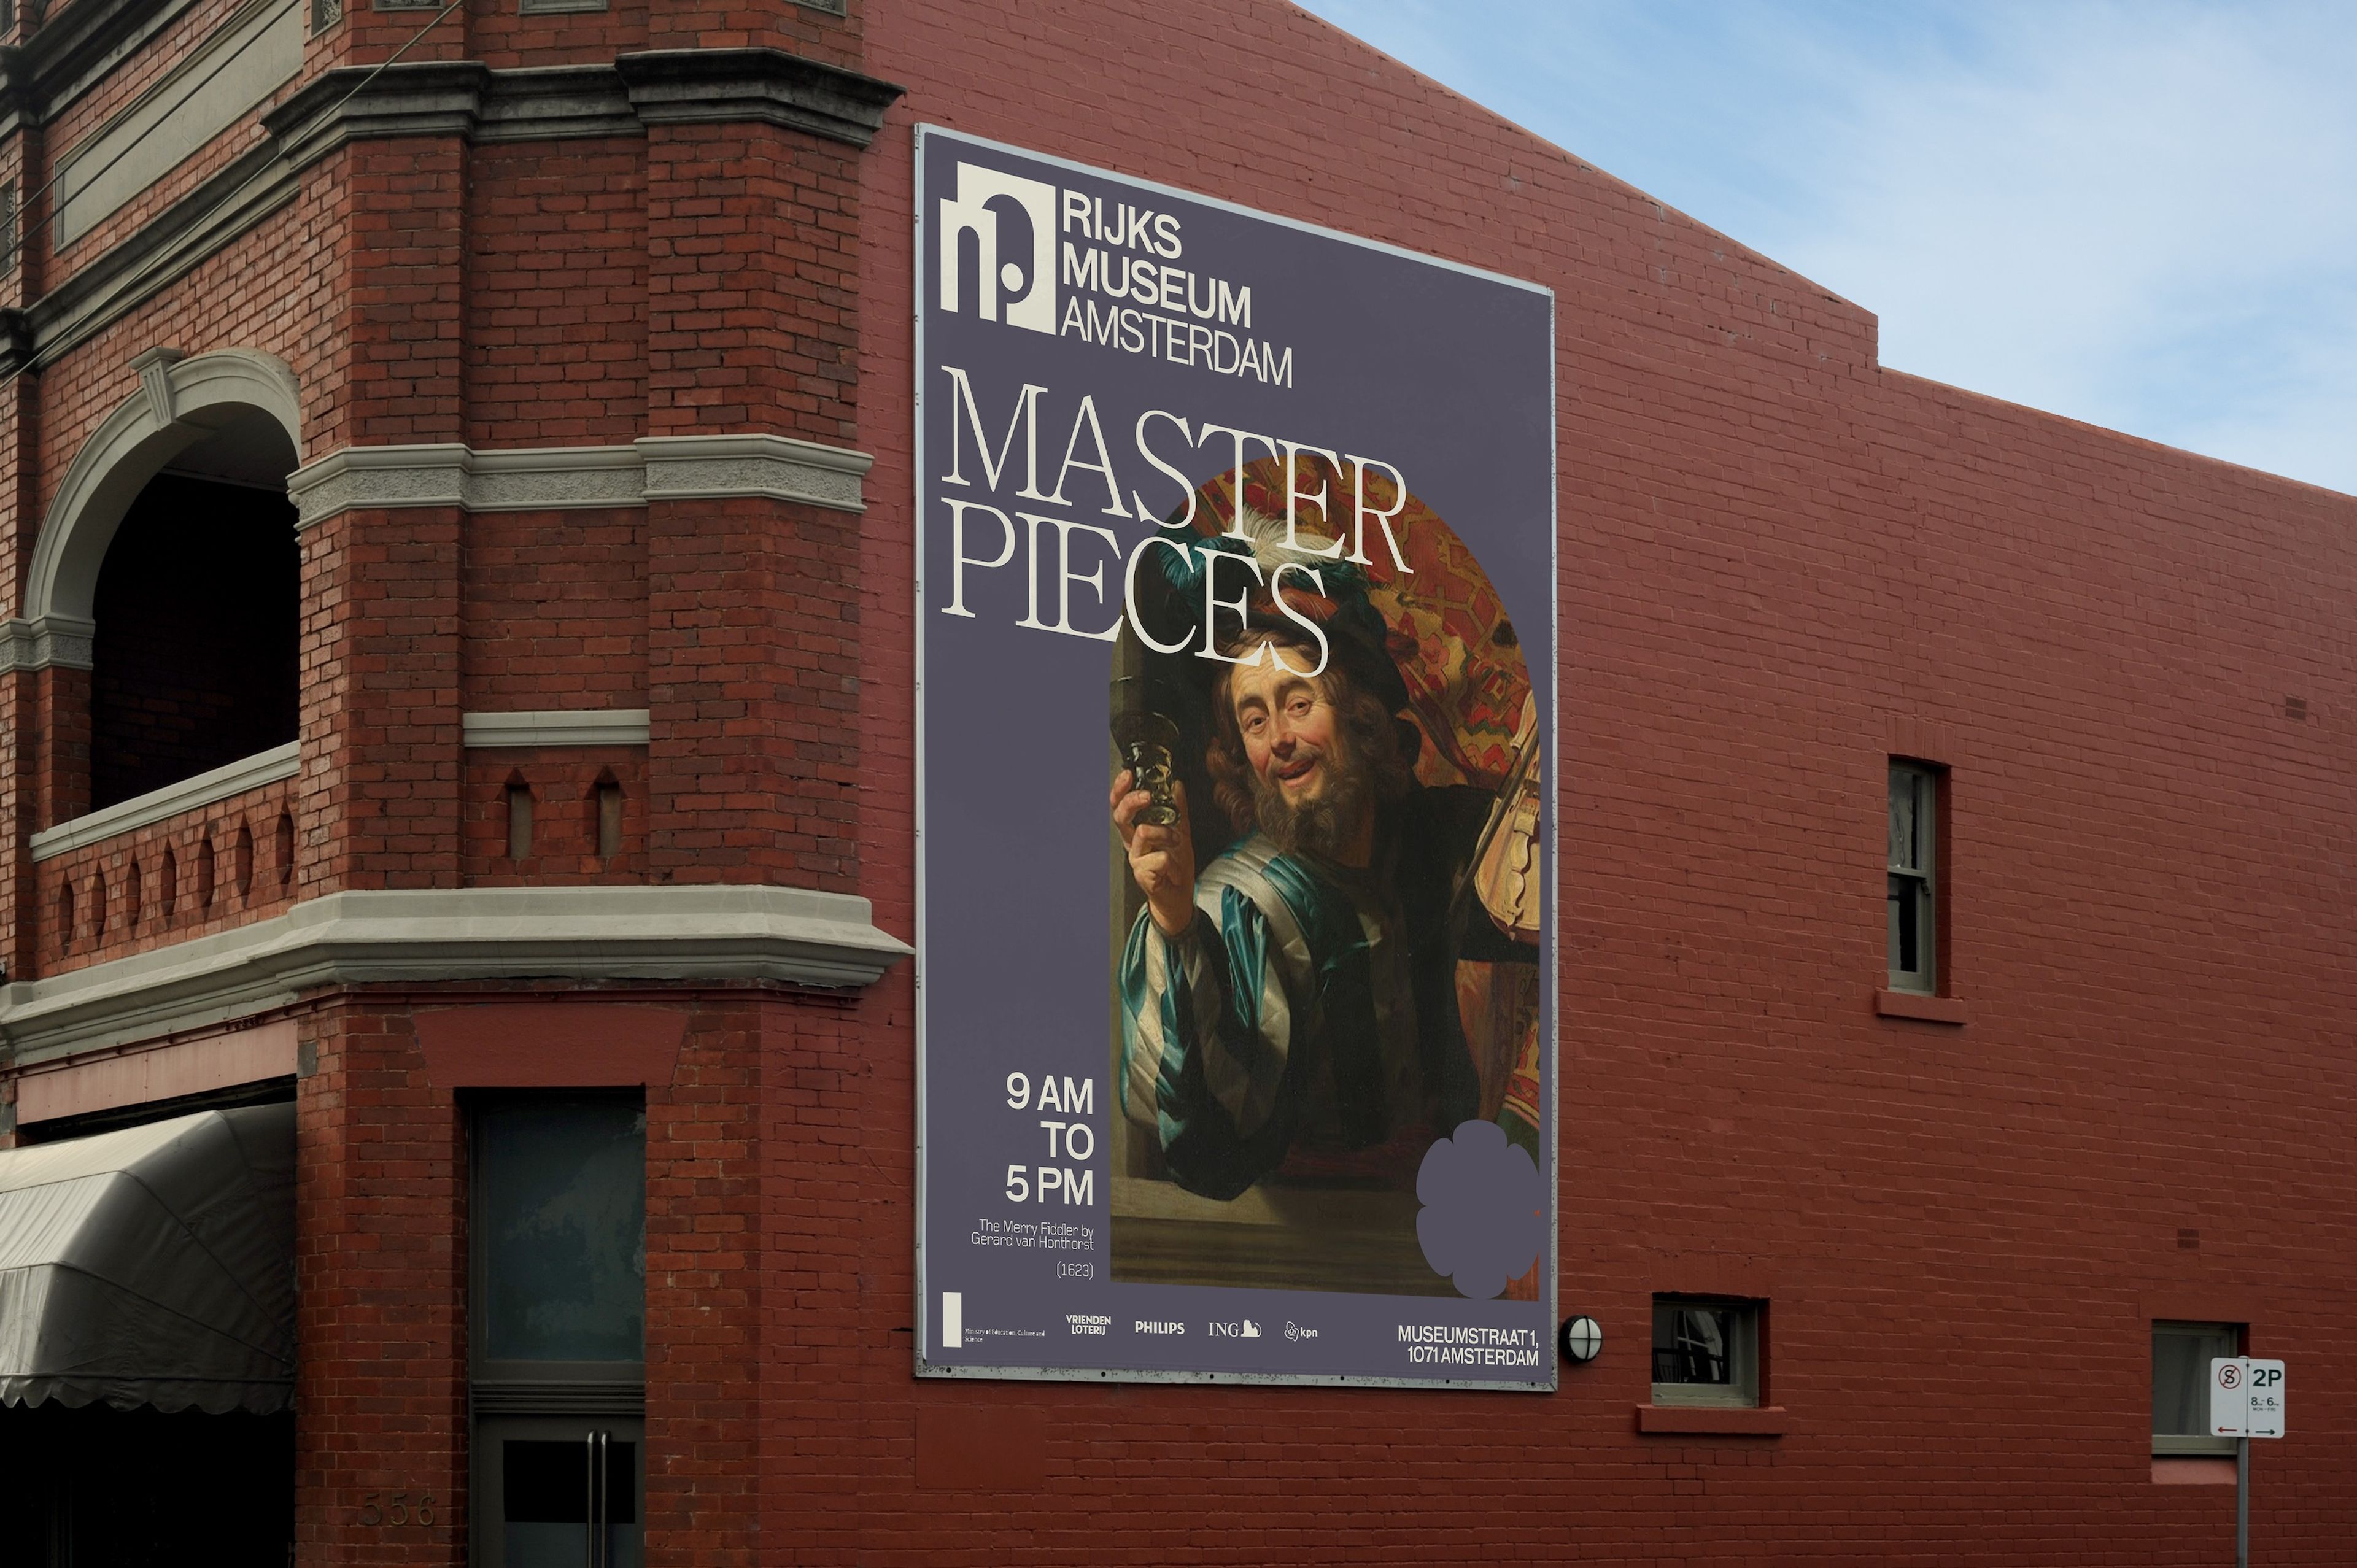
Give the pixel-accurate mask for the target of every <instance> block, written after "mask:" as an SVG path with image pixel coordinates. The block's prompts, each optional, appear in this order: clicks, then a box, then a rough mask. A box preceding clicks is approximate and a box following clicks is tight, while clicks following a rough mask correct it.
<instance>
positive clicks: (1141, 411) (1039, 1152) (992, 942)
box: [916, 127, 1557, 1390]
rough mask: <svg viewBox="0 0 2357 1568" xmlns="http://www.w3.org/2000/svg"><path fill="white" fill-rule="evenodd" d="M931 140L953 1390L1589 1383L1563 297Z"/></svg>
mask: <svg viewBox="0 0 2357 1568" xmlns="http://www.w3.org/2000/svg"><path fill="white" fill-rule="evenodd" d="M917 157H918V180H917V189H918V210H917V245H916V255H917V268H916V272H917V277H916V287H917V302H916V304H917V317H918V335H917V376H918V388H917V392H918V396H917V418H918V422H919V429H918V441H917V465H918V466H917V496H916V501H917V516H918V520H919V522H918V532H917V542H916V543H917V552H918V555H917V572H918V614H917V620H918V622H919V630H918V692H917V724H918V737H919V738H918V747H919V749H918V783H919V792H920V793H919V800H918V881H919V889H918V897H919V910H918V924H919V931H918V950H919V957H918V966H919V967H918V994H919V1017H918V1035H919V1053H920V1058H919V1068H918V1115H919V1137H918V1145H919V1154H918V1161H919V1164H918V1182H919V1214H918V1222H917V1230H918V1234H917V1245H918V1283H919V1293H920V1305H919V1325H920V1326H919V1329H918V1341H917V1359H918V1369H919V1371H920V1372H921V1373H927V1374H935V1375H970V1376H987V1377H1050V1378H1057V1377H1069V1378H1087V1379H1091V1380H1096V1379H1104V1378H1115V1379H1137V1380H1150V1379H1183V1380H1238V1381H1247V1380H1289V1381H1305V1382H1362V1381H1371V1382H1383V1383H1405V1384H1431V1385H1445V1386H1453V1387H1466V1386H1480V1387H1494V1388H1512V1389H1542V1390H1543V1389H1551V1388H1553V1387H1554V1386H1555V1354H1554V1346H1553V1337H1552V1326H1553V1322H1554V1302H1553V1299H1552V1297H1553V1294H1554V1275H1555V1186H1556V1183H1555V1048H1554V1042H1555V995H1556V993H1555V983H1554V973H1555V918H1554V905H1553V898H1554V893H1555V888H1554V866H1553V861H1552V853H1551V847H1550V846H1551V845H1552V844H1553V843H1554V834H1555V824H1554V821H1553V817H1554V805H1553V799H1554V795H1553V787H1554V784H1555V768H1556V766H1557V759H1556V757H1555V732H1554V723H1553V714H1554V713H1555V691H1554V681H1555V671H1556V660H1555V562H1554V549H1553V539H1554V523H1553V519H1554V496H1555V459H1554V432H1555V409H1554V299H1553V296H1552V295H1550V294H1549V293H1548V292H1547V291H1546V290H1544V289H1542V288H1540V287H1537V286H1536V285H1531V284H1528V283H1523V282H1519V281H1517V280H1514V279H1512V278H1506V277H1501V276H1498V275H1496V274H1489V273H1483V272H1479V271H1475V270H1472V269H1469V268H1467V267H1464V266H1460V265H1457V264H1454V263H1447V262H1443V261H1438V260H1436V259H1434V258H1431V257H1428V256H1423V255H1418V254H1415V253H1412V252H1406V251H1403V250H1399V249H1396V248H1394V247H1390V246H1385V245H1380V244H1376V243H1373V242H1368V241H1364V240H1361V239H1356V238H1353V237H1351V235H1349V234H1345V233H1341V232H1338V231H1334V230H1331V229H1326V228H1319V227H1316V226H1314V225H1311V224H1308V223H1307V222H1303V221H1300V220H1297V219H1294V218H1290V217H1288V216H1286V213H1285V212H1284V211H1283V210H1282V209H1281V200H1282V199H1281V198H1278V197H1275V196H1263V197H1262V198H1261V199H1260V201H1259V203H1258V204H1257V205H1256V204H1255V193H1254V191H1253V190H1252V189H1250V188H1239V189H1234V190H1228V191H1223V192H1220V193H1218V195H1219V197H1220V198H1223V199H1213V198H1212V197H1211V196H1205V195H1191V194H1189V193H1186V192H1183V191H1179V190H1174V189H1170V188H1165V187H1161V186H1157V185H1151V184H1146V183H1144V182H1141V181H1137V180H1134V179H1130V178H1126V177H1122V176H1119V175H1115V174H1112V173H1108V172H1105V171H1103V170H1101V169H1094V168H1089V167H1085V166H1080V165H1077V164H1073V163H1069V162H1064V161H1060V160H1057V159H1052V158H1048V157H1044V156H1039V155H1037V154H1032V153H1027V152H1024V151H1021V150H1019V149H1017V148H1013V147H1008V146H1005V145H999V144H996V143H991V142H984V141H979V140H975V139H973V138H970V137H966V136H963V135H961V134H956V133H952V132H948V131H943V130H941V129H938V128H933V127H926V128H923V129H921V130H920V133H919V135H918V142H917Z"/></svg>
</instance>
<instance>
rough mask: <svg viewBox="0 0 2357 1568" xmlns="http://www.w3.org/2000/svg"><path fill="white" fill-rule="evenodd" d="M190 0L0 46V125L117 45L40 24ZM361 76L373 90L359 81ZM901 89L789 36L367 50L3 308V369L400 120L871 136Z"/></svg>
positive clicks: (55, 352) (115, 307) (216, 246)
mask: <svg viewBox="0 0 2357 1568" xmlns="http://www.w3.org/2000/svg"><path fill="white" fill-rule="evenodd" d="M183 5H185V0H178V3H175V0H75V4H74V5H70V6H68V7H67V8H66V9H65V10H64V11H63V12H61V13H59V17H58V19H57V20H56V21H55V22H52V23H51V24H50V25H49V26H48V27H44V28H43V29H42V30H41V31H40V32H39V33H38V34H36V35H35V39H34V42H33V43H32V44H30V45H27V47H26V48H21V49H17V50H14V51H9V50H5V49H0V134H5V131H6V130H7V128H8V126H9V124H11V123H12V122H11V120H10V118H9V117H10V115H11V114H13V113H16V111H15V110H12V109H11V108H10V107H9V106H10V105H12V104H13V105H17V106H18V107H19V108H21V109H23V110H24V112H25V113H26V114H33V112H34V111H35V110H38V112H39V113H50V112H53V111H54V108H55V106H56V102H61V101H62V100H56V99H55V98H54V95H53V94H51V93H50V90H49V89H48V88H47V87H45V86H44V85H43V84H44V83H48V82H50V81H52V80H53V79H54V80H56V81H64V80H65V78H64V77H63V76H60V75H59V72H67V74H69V75H70V71H69V70H68V66H67V64H64V63H59V62H63V61H66V60H67V59H68V56H69V55H71V59H73V60H76V61H81V62H82V65H81V68H77V69H82V74H81V76H78V77H74V78H73V84H72V91H81V86H84V85H87V84H88V82H89V81H95V80H96V79H97V75H98V74H103V72H104V70H107V69H112V66H113V63H114V62H115V61H116V60H117V59H120V58H122V51H121V50H117V51H116V52H114V53H112V54H110V53H107V52H106V50H105V48H100V47H99V46H98V45H97V44H92V45H91V47H90V48H88V49H84V50H82V52H81V53H79V54H75V53H73V52H72V50H71V49H70V48H66V46H64V45H62V44H60V45H59V46H57V47H56V48H51V46H50V45H49V44H48V42H47V40H48V38H49V37H50V35H51V34H52V33H53V32H57V30H58V29H59V28H64V27H69V26H71V27H75V28H81V29H83V30H84V31H88V32H89V33H90V36H91V37H92V38H99V37H101V36H102V35H103V28H104V27H132V28H134V29H135V30H136V29H141V28H144V29H145V31H139V32H137V38H138V39H139V40H141V41H144V40H145V38H147V37H149V36H151V35H152V34H153V32H154V30H155V28H156V27H161V26H162V25H164V24H165V23H167V22H168V21H169V20H170V19H171V17H172V16H175V15H177V14H178V11H179V10H180V9H181V8H182V6H183ZM85 13H87V15H85ZM63 36H64V35H62V34H60V35H59V37H60V38H63ZM75 36H76V37H77V38H79V37H81V36H82V35H81V33H79V32H78V33H76V34H75ZM105 36H108V37H111V35H105ZM76 47H77V48H79V47H80V46H76ZM107 48H113V46H112V45H108V46H107ZM44 50H49V52H48V53H44V52H43V51H44ZM61 51H62V52H61ZM92 51H95V52H92ZM44 60H46V61H48V62H49V63H48V64H47V65H44V64H42V63H41V62H42V61H44ZM372 71H374V74H373V75H371V72H372ZM93 72H95V73H96V74H92V73H93ZM363 82H365V83H366V84H367V85H366V90H365V91H360V92H357V93H355V92H354V91H353V90H354V88H356V87H358V86H360V85H361V83H363ZM57 91H65V89H64V88H62V87H60V88H59V89H57ZM900 92H901V89H899V88H898V87H895V86H893V85H892V84H890V83H888V82H884V81H876V80H875V79H873V78H871V77H866V76H861V75H859V74H858V73H857V72H856V71H847V70H840V69H838V68H836V67H834V66H829V65H821V64H819V63H818V62H816V61H813V60H806V59H802V58H801V57H799V56H796V55H791V54H788V53H786V52H784V51H783V50H780V49H663V50H656V51H652V52H649V53H644V54H635V55H623V56H621V57H620V58H619V59H617V60H615V61H614V62H613V63H612V64H610V65H579V66H571V65H568V66H540V67H527V68H521V69H515V70H493V69H491V68H490V66H487V65H484V64H483V63H482V62H480V61H479V60H448V61H435V60H424V61H415V62H410V61H403V62H401V63H398V64H394V65H391V66H387V67H385V68H384V69H383V70H382V71H375V68H373V67H365V66H348V67H344V68H341V69H339V70H330V71H326V72H323V73H321V74H320V75H318V76H316V77H314V78H312V79H311V80H310V81H307V82H306V83H304V84H303V85H302V86H301V87H299V88H297V89H296V91H294V93H293V94H291V95H290V96H289V97H288V98H287V99H286V101H285V102H283V103H281V104H279V105H278V106H277V107H276V108H274V109H273V110H270V111H269V112H268V113H264V115H263V116H262V124H263V126H264V129H265V130H267V131H268V132H269V133H270V139H269V140H268V141H267V142H264V143H263V144H262V145H258V146H255V147H253V149H251V150H250V151H248V152H246V153H245V154H243V155H242V156H239V157H237V158H235V159H233V160H232V161H231V163H229V164H228V165H226V166H223V167H222V168H221V170H220V171H219V172H217V173H215V174H213V175H212V176H210V177H208V178H207V179H206V180H205V181H204V182H203V183H202V184H201V185H199V187H198V188H196V189H194V190H192V191H190V192H189V193H188V195H186V196H183V197H181V198H180V199H178V200H176V201H174V202H172V203H171V204H170V205H169V206H167V207H166V208H165V209H163V210H162V211H160V212H158V213H156V216H155V217H153V218H151V219H149V220H147V221H146V222H145V223H142V224H140V225H139V226H138V227H137V229H135V231H133V232H132V233H130V234H128V235H126V236H125V237H124V239H123V241H122V242H120V243H118V244H116V245H114V246H113V247H112V248H111V249H109V250H108V251H107V252H106V253H105V254H104V255H102V256H101V257H99V258H98V259H97V260H95V261H93V262H91V263H89V264H88V265H85V266H83V267H81V268H80V269H78V270H77V271H76V272H75V273H74V274H72V275H71V276H70V277H69V278H67V279H66V280H64V281H63V282H62V283H60V284H59V285H58V286H57V287H55V288H53V289H52V290H50V291H49V293H48V294H47V295H43V296H42V297H41V298H40V299H39V300H38V301H37V302H35V303H34V304H33V305H31V306H28V307H26V308H23V309H19V310H0V378H5V377H7V376H11V375H15V374H16V373H17V372H18V371H24V370H27V369H38V368H39V367H40V366H43V365H46V364H48V363H50V362H52V361H54V360H56V359H57V358H58V357H59V355H61V354H63V353H65V352H66V351H67V350H68V349H71V348H73V347H74V346H75V345H76V344H78V343H81V342H82V341H84V340H85V339H87V338H89V337H90V336H91V334H93V333H95V332H97V331H99V330H101V329H102V328H105V327H106V326H107V325H109V324H110V323H112V322H113V321H115V320H117V319H119V318H121V317H122V316H123V315H124V313H125V312H127V311H129V310H131V309H132V308H134V307H135V306H137V305H139V304H140V303H141V302H142V301H144V300H145V299H148V298H150V297H152V296H153V295H155V294H156V292H157V291H158V290H160V289H162V288H164V287H165V286H166V285H169V284H170V283H172V282H173V281H174V280H175V279H177V278H179V277H181V276H183V275H184V274H187V273H188V271H189V270H190V269H191V268H193V267H195V266H196V265H197V264H198V263H200V262H202V261H204V260H205V258H207V257H208V256H210V255H212V254H213V253H214V252H217V251H219V250H220V249H221V247H222V246H224V245H226V244H228V243H229V242H231V240H233V239H235V238H236V237H237V236H238V235H240V234H242V233H243V232H245V231H247V230H249V229H251V228H252V227H253V225H254V224H256V223H258V222H260V221H261V220H263V219H264V218H265V217H267V216H269V215H270V214H271V213H272V212H274V211H276V210H277V209H280V208H281V207H284V206H285V205H286V204H287V203H288V202H290V201H292V200H294V199H295V197H296V193H297V191H298V189H299V186H300V176H301V173H302V170H303V169H304V168H305V167H307V166H309V165H310V164H312V163H314V162H316V161H317V159H319V158H322V157H324V156H327V155H328V153H330V152H333V151H334V150H335V149H336V148H338V147H340V146H342V145H346V144H347V143H349V142H352V141H356V140H361V139H363V138H374V137H391V136H457V137H460V138H462V139H464V140H466V141H468V142H473V143H494V142H517V141H541V140H546V139H550V138H560V137H577V136H638V135H644V134H646V128H647V126H648V125H650V124H690V123H698V124H700V123H721V122H729V121H748V120H749V121H757V122H766V123H769V124H780V125H791V126H793V127H795V128H796V129H799V130H802V131H806V132H809V133H811V134H814V135H820V136H825V137H829V138H831V139H833V140H835V141H838V142H842V143H845V144H847V145H852V146H859V147H864V146H866V145H867V144H868V142H869V140H870V139H871V138H872V137H873V136H874V135H875V134H876V131H877V128H878V127H879V126H881V125H882V124H883V122H884V112H885V110H886V109H888V107H889V106H890V105H891V103H892V102H893V101H894V100H895V99H897V98H898V97H899V95H900ZM45 95H46V96H45ZM68 96H70V93H69V94H68ZM34 117H36V118H38V115H34ZM20 242H21V239H20Z"/></svg>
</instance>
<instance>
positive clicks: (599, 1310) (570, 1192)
mask: <svg viewBox="0 0 2357 1568" xmlns="http://www.w3.org/2000/svg"><path fill="white" fill-rule="evenodd" d="M646 1126H647V1119H646V1112H644V1111H643V1110H642V1109H640V1106H639V1105H638V1104H637V1103H636V1102H635V1101H625V1100H620V1099H613V1100H585V1101H572V1102H565V1101H555V1102H549V1101H513V1102H509V1103H505V1104H496V1105H490V1106H486V1107H485V1108H484V1109H483V1110H482V1112H480V1115H479V1120H478V1123H477V1131H478V1143H477V1148H478V1150H479V1155H478V1163H477V1165H476V1169H475V1181H476V1188H475V1194H476V1196H475V1215H476V1223H477V1225H478V1226H479V1229H480V1231H481V1237H482V1252H481V1262H482V1295H481V1298H480V1309H481V1319H482V1332H483V1339H482V1347H481V1349H482V1357H483V1359H485V1360H486V1361H611V1362H630V1363H636V1362H639V1361H641V1360H643V1359H645V1322H646V1296H647V1171H646V1163H647V1162H646V1138H647V1134H646Z"/></svg>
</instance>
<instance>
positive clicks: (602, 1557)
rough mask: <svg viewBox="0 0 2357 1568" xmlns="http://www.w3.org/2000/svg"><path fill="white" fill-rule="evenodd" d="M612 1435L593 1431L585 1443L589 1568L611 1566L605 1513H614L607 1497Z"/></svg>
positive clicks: (606, 1514)
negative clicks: (609, 1452)
mask: <svg viewBox="0 0 2357 1568" xmlns="http://www.w3.org/2000/svg"><path fill="white" fill-rule="evenodd" d="M612 1435H613V1434H611V1433H607V1432H592V1433H590V1434H588V1437H587V1444H586V1447H587V1460H588V1464H589V1487H588V1497H587V1503H588V1507H587V1508H586V1509H583V1510H582V1511H583V1512H585V1513H587V1515H588V1516H589V1563H588V1568H613V1562H612V1553H611V1551H610V1546H609V1542H608V1540H607V1535H608V1529H607V1523H608V1515H610V1514H611V1513H612V1512H613V1507H612V1504H611V1502H610V1500H609V1499H608V1496H607V1492H608V1487H607V1475H606V1458H607V1439H608V1438H609V1437H611V1436H612Z"/></svg>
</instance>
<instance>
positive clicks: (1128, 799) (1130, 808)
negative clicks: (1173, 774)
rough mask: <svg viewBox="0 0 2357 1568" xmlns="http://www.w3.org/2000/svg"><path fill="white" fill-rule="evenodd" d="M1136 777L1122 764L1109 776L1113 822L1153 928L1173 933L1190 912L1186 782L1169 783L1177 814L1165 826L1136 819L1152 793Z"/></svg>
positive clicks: (1191, 841) (1191, 857) (1191, 843)
mask: <svg viewBox="0 0 2357 1568" xmlns="http://www.w3.org/2000/svg"><path fill="white" fill-rule="evenodd" d="M1135 782H1136V779H1135V777H1134V776H1133V775H1132V774H1131V773H1130V771H1129V770H1128V769H1127V768H1124V769H1122V771H1121V773H1120V774H1119V775H1118V776H1117V777H1115V778H1114V781H1113V796H1112V800H1111V804H1112V806H1113V825H1114V831H1116V832H1119V833H1120V834H1121V842H1122V845H1123V847H1124V848H1125V850H1127V851H1128V853H1129V874H1130V875H1132V876H1133V877H1135V878H1136V879H1137V890H1138V891H1139V892H1141V893H1143V894H1145V895H1146V911H1147V913H1148V914H1150V915H1152V916H1153V918H1154V924H1155V926H1156V928H1157V929H1159V930H1160V931H1161V932H1162V934H1163V935H1164V936H1166V937H1171V938H1177V937H1179V936H1182V935H1184V934H1185V932H1186V929H1187V928H1188V926H1189V925H1190V924H1192V923H1193V921H1194V918H1195V835H1194V832H1192V830H1191V829H1190V828H1189V824H1188V820H1187V786H1186V785H1185V784H1184V783H1177V784H1174V786H1173V791H1172V792H1173V794H1174V795H1175V796H1176V798H1177V800H1178V804H1179V820H1178V821H1177V822H1173V823H1171V824H1170V825H1169V826H1168V827H1157V826H1156V825H1155V824H1153V823H1152V822H1139V821H1138V820H1137V813H1138V812H1140V811H1144V810H1145V809H1146V807H1147V806H1149V805H1151V804H1152V803H1153V801H1154V797H1153V796H1152V795H1150V794H1148V793H1147V792H1146V791H1145V790H1143V789H1135V788H1133V787H1132V786H1133V785H1135Z"/></svg>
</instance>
